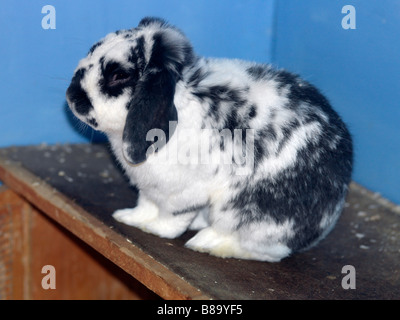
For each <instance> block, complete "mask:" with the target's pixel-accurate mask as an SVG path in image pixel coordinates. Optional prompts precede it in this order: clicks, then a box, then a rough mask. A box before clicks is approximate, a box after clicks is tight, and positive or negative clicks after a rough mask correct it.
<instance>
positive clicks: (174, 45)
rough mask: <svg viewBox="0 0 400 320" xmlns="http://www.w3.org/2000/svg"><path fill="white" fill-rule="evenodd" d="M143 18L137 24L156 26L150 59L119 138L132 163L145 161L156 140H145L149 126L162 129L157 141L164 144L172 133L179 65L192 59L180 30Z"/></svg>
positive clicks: (183, 64)
mask: <svg viewBox="0 0 400 320" xmlns="http://www.w3.org/2000/svg"><path fill="white" fill-rule="evenodd" d="M145 22H146V23H141V24H139V26H140V25H142V26H145V27H148V26H150V25H151V24H153V28H154V27H159V29H157V31H156V32H155V33H154V35H153V37H152V47H151V55H150V58H149V61H148V63H147V65H146V67H145V70H144V72H143V75H142V77H141V79H139V81H138V83H137V85H136V88H135V92H134V95H133V98H132V100H131V101H130V103H129V106H128V108H129V110H128V114H127V117H126V122H125V127H124V131H123V137H122V139H123V153H124V156H125V158H126V160H127V161H128V162H130V163H132V164H139V163H142V162H144V161H145V160H146V153H147V154H149V151H150V150H152V148H150V147H151V145H152V144H154V142H155V141H146V136H147V134H148V132H149V131H150V130H152V129H159V130H162V131H163V133H164V135H163V136H165V137H166V141H161V142H160V141H158V143H157V144H158V145H160V143H161V144H162V145H164V144H166V143H167V142H168V139H169V137H170V136H172V134H173V132H169V131H170V128H174V127H175V126H170V121H178V113H177V110H176V108H175V105H174V95H175V86H176V83H177V81H179V79H180V76H181V73H182V69H183V68H184V67H185V66H186V65H188V64H190V63H191V62H192V60H193V54H192V49H191V46H190V44H189V42H188V40H187V39H186V38H185V37H184V36H183V34H182V33H181V32H180V31H178V30H176V29H175V28H173V27H169V26H168V25H167V24H166V23H165V22H164V21H162V20H160V19H151V18H146V21H145ZM172 130H173V129H172ZM159 138H160V137H159ZM157 151H158V150H157Z"/></svg>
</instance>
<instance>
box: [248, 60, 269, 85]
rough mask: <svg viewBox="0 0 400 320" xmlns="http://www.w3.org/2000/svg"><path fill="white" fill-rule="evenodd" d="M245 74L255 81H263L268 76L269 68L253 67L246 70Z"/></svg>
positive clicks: (262, 66)
mask: <svg viewBox="0 0 400 320" xmlns="http://www.w3.org/2000/svg"><path fill="white" fill-rule="evenodd" d="M246 71H247V74H248V75H249V76H250V77H251V78H252V79H253V80H255V81H258V80H261V79H264V78H265V77H266V76H267V75H268V74H269V71H270V69H269V67H268V66H266V65H262V64H260V65H254V66H251V67H249V68H247V69H246Z"/></svg>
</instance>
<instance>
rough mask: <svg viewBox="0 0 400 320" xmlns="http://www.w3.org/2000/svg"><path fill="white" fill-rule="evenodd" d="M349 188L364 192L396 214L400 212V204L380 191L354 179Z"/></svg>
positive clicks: (364, 194) (363, 193)
mask: <svg viewBox="0 0 400 320" xmlns="http://www.w3.org/2000/svg"><path fill="white" fill-rule="evenodd" d="M349 190H350V191H355V192H358V193H360V194H362V195H363V196H365V197H368V198H370V199H371V200H372V201H374V202H376V203H378V204H380V205H381V206H383V207H385V208H387V209H388V210H390V211H392V212H394V213H396V214H400V205H398V204H395V203H393V202H391V201H390V200H389V199H386V198H384V197H382V196H381V194H380V193H379V192H373V191H371V190H368V189H367V188H365V187H364V186H362V185H360V184H358V183H357V182H355V181H352V182H351V183H350V188H349Z"/></svg>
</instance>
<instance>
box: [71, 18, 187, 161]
mask: <svg viewBox="0 0 400 320" xmlns="http://www.w3.org/2000/svg"><path fill="white" fill-rule="evenodd" d="M194 59H195V56H194V54H193V50H192V47H191V45H190V43H189V41H188V39H187V38H186V37H185V36H184V35H183V33H182V32H180V31H179V30H178V29H176V28H175V27H172V26H170V25H168V24H167V23H166V22H165V21H163V20H161V19H158V18H144V19H142V20H141V21H140V23H139V25H138V27H137V28H134V29H130V30H121V31H117V32H115V33H110V34H108V35H107V36H106V37H105V38H104V39H102V40H100V41H99V42H98V43H96V44H95V45H93V46H92V48H91V49H90V51H89V53H88V55H87V57H85V58H84V59H82V60H81V61H80V62H79V64H78V67H77V68H76V70H75V73H74V76H73V78H72V80H71V84H70V86H69V88H68V89H67V95H66V96H67V102H68V105H69V107H70V108H71V110H72V112H73V113H74V114H75V116H76V117H77V118H79V119H80V120H81V121H83V122H85V123H87V124H88V125H90V126H91V127H93V128H94V129H96V130H100V131H103V132H105V133H106V134H108V135H113V136H114V137H115V136H120V138H121V139H122V147H123V150H122V151H123V154H124V156H125V158H126V159H127V160H128V161H129V162H131V163H132V164H137V163H141V162H143V161H145V160H146V151H147V150H148V149H149V147H150V146H151V144H152V143H153V142H151V141H146V135H147V133H148V132H149V131H150V130H151V129H160V130H163V131H164V133H165V137H166V139H168V138H169V137H170V136H171V135H172V132H169V130H170V128H173V126H170V125H169V122H170V121H178V114H177V110H176V108H175V106H174V94H175V85H176V83H177V81H179V80H180V78H181V74H182V70H183V69H184V68H185V67H187V66H190V65H191V64H192V63H193V61H194ZM166 142H167V141H165V143H166Z"/></svg>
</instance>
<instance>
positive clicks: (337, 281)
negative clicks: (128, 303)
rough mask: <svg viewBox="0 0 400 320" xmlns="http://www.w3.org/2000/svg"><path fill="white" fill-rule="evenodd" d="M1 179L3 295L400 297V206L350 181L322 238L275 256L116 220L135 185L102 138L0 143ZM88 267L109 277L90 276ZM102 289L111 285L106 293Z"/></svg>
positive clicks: (133, 200)
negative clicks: (257, 257) (212, 247)
mask: <svg viewBox="0 0 400 320" xmlns="http://www.w3.org/2000/svg"><path fill="white" fill-rule="evenodd" d="M0 180H1V181H2V182H4V184H5V185H6V186H7V189H5V188H3V191H2V192H0V222H1V221H7V222H5V223H3V224H2V225H0V231H1V232H0V234H2V235H3V236H0V247H1V248H5V249H1V250H3V251H4V252H5V253H7V254H3V255H2V256H1V257H0V260H1V259H3V260H4V261H2V263H3V264H6V265H7V266H8V267H7V268H8V269H7V268H6V270H11V271H12V275H7V273H4V272H3V276H2V277H3V278H4V279H5V280H4V281H1V280H0V294H2V292H3V295H6V296H8V297H11V298H13V297H14V298H15V297H19V298H21V297H22V298H33V299H45V298H52V297H53V298H56V299H73V298H76V299H87V298H104V299H113V298H115V299H124V298H126V299H139V298H143V299H155V298H159V297H161V298H164V299H395V298H398V297H400V259H399V258H400V214H399V212H400V210H399V209H398V207H396V206H395V205H393V204H391V203H389V202H388V201H386V200H385V199H382V198H381V197H379V195H377V194H373V193H371V192H370V191H367V190H366V189H364V188H362V187H361V186H359V185H357V184H355V183H352V185H351V188H350V193H349V196H348V199H347V203H346V209H345V211H344V213H343V215H342V217H341V218H340V219H339V222H338V224H337V226H336V227H335V229H334V230H333V231H332V232H331V234H329V235H328V237H327V238H326V239H325V240H323V241H322V242H321V243H320V244H319V245H318V246H317V247H315V248H313V249H311V250H309V251H306V252H303V253H300V254H297V255H294V256H292V257H289V258H287V259H284V260H283V261H281V262H280V263H266V262H258V261H244V260H237V259H221V258H216V257H213V256H210V255H208V254H204V253H198V252H194V251H191V250H189V249H186V248H185V247H184V243H185V242H186V241H187V240H188V239H189V238H190V237H191V236H192V235H193V232H187V233H185V234H184V235H182V236H181V237H180V238H178V239H174V240H169V239H162V238H159V237H156V236H153V235H150V234H147V233H144V232H142V231H140V230H138V229H136V228H133V227H128V226H125V225H123V224H120V223H118V222H116V221H114V220H113V219H112V217H111V214H112V212H114V211H115V210H116V209H119V208H125V207H133V206H134V205H135V203H136V198H137V191H136V190H135V189H134V188H132V187H130V186H129V184H128V183H127V180H126V179H125V177H124V176H123V174H122V173H121V171H120V170H119V168H118V167H117V165H116V164H115V162H114V160H113V158H112V157H111V156H110V152H109V150H108V149H107V146H105V145H88V144H84V145H52V146H47V145H40V146H29V147H10V148H4V149H0ZM1 219H3V220H1ZM11 225H12V228H11V227H10V226H11ZM13 233H15V235H18V237H19V238H18V237H17V236H13ZM58 238H60V239H62V240H60V239H58ZM15 239H20V240H18V241H20V242H19V243H16V242H15ZM57 239H58V240H57ZM38 248H39V249H38ZM43 248H47V249H46V250H47V251H46V250H44V249H43ZM67 248H74V249H71V250H69V249H67ZM48 257H52V258H51V259H50V260H51V261H50V260H49V261H50V262H46V261H45V259H47V258H48ZM63 260H66V261H64V263H63V262H62V261H63ZM18 261H20V262H19V263H17V262H18ZM21 261H22V262H21ZM43 264H53V265H54V266H55V268H56V270H57V288H56V289H55V290H54V292H52V293H50V290H46V291H45V292H44V290H43V289H42V288H41V285H40V282H39V280H41V279H42V277H43V274H41V273H40V272H39V269H40V268H41V267H42V266H43ZM74 265H76V266H77V267H76V268H75V269H74V267H73V266H74ZM345 265H352V266H354V268H355V270H356V289H348V290H345V289H343V287H342V279H343V277H344V276H345V274H342V267H343V266H345ZM68 266H69V267H68ZM89 266H90V267H89ZM92 266H96V267H93V268H96V270H97V271H96V273H99V274H101V275H102V276H103V274H106V275H107V276H104V278H102V277H98V276H92V277H91V276H90V274H91V273H92V272H91V270H93V268H92ZM11 271H10V272H11ZM1 272H2V271H1V270H0V273H1ZM15 274H17V275H21V276H20V277H16V276H15ZM13 275H14V276H13ZM0 279H1V277H0ZM10 279H11V280H10ZM17 279H19V280H17ZM21 279H22V280H21ZM62 279H64V280H62ZM138 282H140V283H141V284H143V285H144V286H145V287H147V288H148V289H149V290H147V289H146V288H144V287H142V285H141V284H140V283H138ZM76 283H78V284H80V285H77V284H76ZM1 286H3V289H2V287H1ZM110 288H114V292H115V294H114V295H112V294H108V295H107V294H104V292H110ZM150 290H151V291H150ZM11 291H12V292H13V294H10V293H9V292H11ZM7 292H8V293H7ZM6 293H7V294H6ZM153 293H155V294H156V295H155V294H153ZM51 294H52V295H53V296H52V297H51V296H50V295H51Z"/></svg>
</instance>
